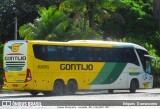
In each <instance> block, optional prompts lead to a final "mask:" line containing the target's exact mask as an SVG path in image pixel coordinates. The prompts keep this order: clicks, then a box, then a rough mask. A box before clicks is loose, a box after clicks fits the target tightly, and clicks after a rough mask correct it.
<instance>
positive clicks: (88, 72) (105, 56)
mask: <svg viewBox="0 0 160 109" xmlns="http://www.w3.org/2000/svg"><path fill="white" fill-rule="evenodd" d="M150 58H153V57H152V56H150V55H149V54H148V52H147V50H146V49H145V48H143V47H141V46H139V45H136V44H133V43H122V42H109V41H91V40H74V41H68V42H52V41H25V40H16V41H8V42H6V44H5V46H4V61H3V62H4V64H3V66H4V78H3V79H4V89H7V90H18V91H28V92H30V93H31V94H32V95H37V94H38V93H39V92H42V93H44V95H49V94H53V95H63V94H75V92H76V91H78V90H94V89H95V90H97V89H98V90H100V89H106V90H108V92H109V93H113V90H118V89H126V90H130V92H131V93H134V92H135V91H136V89H139V88H152V86H153V76H152V75H151V72H152V70H151V61H150V60H151V59H150Z"/></svg>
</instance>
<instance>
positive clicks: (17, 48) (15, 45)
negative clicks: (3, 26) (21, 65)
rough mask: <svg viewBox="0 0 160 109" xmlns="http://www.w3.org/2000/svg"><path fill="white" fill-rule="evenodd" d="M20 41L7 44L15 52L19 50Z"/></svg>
mask: <svg viewBox="0 0 160 109" xmlns="http://www.w3.org/2000/svg"><path fill="white" fill-rule="evenodd" d="M21 45H22V43H16V44H12V46H8V47H9V48H10V49H11V50H12V52H17V51H18V50H19V46H21Z"/></svg>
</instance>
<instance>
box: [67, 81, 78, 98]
mask: <svg viewBox="0 0 160 109" xmlns="http://www.w3.org/2000/svg"><path fill="white" fill-rule="evenodd" d="M77 90H78V87H77V83H76V81H74V80H70V81H69V82H68V83H67V86H66V89H65V93H66V94H67V95H74V94H75V92H76V91H77Z"/></svg>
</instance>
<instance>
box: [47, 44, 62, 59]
mask: <svg viewBox="0 0 160 109" xmlns="http://www.w3.org/2000/svg"><path fill="white" fill-rule="evenodd" d="M46 57H48V59H47V60H51V61H59V60H61V59H62V47H61V46H52V45H48V46H47V55H46Z"/></svg>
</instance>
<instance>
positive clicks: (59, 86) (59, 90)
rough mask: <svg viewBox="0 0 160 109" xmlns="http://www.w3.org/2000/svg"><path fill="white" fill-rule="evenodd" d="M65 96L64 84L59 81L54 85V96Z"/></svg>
mask: <svg viewBox="0 0 160 109" xmlns="http://www.w3.org/2000/svg"><path fill="white" fill-rule="evenodd" d="M63 94H64V84H63V82H62V81H60V80H58V81H56V82H55V83H54V88H53V93H52V95H63Z"/></svg>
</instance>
